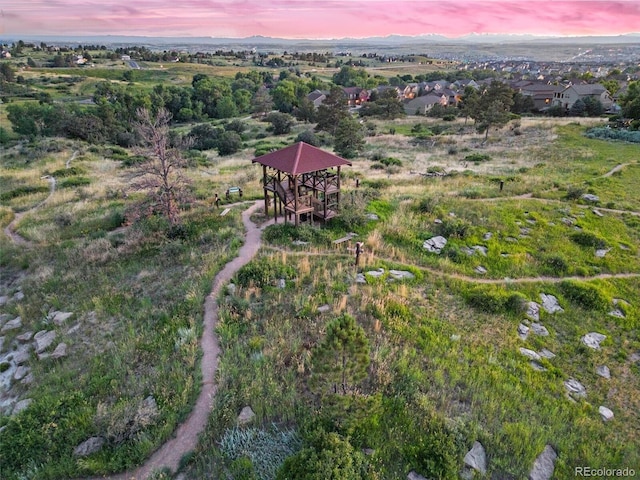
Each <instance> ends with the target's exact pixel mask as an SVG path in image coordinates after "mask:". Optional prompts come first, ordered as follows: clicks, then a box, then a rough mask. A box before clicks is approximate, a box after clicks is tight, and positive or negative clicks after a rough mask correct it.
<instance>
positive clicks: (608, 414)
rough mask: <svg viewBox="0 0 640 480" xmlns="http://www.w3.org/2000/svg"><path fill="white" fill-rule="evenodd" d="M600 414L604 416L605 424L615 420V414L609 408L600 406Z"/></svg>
mask: <svg viewBox="0 0 640 480" xmlns="http://www.w3.org/2000/svg"><path fill="white" fill-rule="evenodd" d="M598 413H600V415H602V420H604V421H605V422H608V421H609V420H613V412H612V411H611V410H609V409H608V408H607V407H604V406H602V405H600V408H598Z"/></svg>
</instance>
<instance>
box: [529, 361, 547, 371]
mask: <svg viewBox="0 0 640 480" xmlns="http://www.w3.org/2000/svg"><path fill="white" fill-rule="evenodd" d="M529 365H531V366H532V367H533V369H534V370H537V371H538V372H546V371H547V369H546V368H544V367H543V366H542V365H540V364H539V363H538V362H534V361H533V360H531V361H530V362H529Z"/></svg>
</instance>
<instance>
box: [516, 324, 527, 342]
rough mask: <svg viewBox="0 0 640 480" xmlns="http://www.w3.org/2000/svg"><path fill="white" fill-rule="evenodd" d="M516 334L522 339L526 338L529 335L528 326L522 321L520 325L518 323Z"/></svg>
mask: <svg viewBox="0 0 640 480" xmlns="http://www.w3.org/2000/svg"><path fill="white" fill-rule="evenodd" d="M518 336H519V337H520V338H521V339H522V340H526V339H527V337H528V336H529V327H527V326H526V325H525V324H524V323H521V324H520V325H518Z"/></svg>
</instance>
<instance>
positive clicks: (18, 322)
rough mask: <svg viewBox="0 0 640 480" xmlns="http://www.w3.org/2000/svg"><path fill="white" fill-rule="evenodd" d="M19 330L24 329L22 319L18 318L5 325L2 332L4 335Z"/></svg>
mask: <svg viewBox="0 0 640 480" xmlns="http://www.w3.org/2000/svg"><path fill="white" fill-rule="evenodd" d="M18 328H22V317H16V318H14V319H13V320H9V321H8V322H7V323H5V324H4V326H3V327H2V330H0V331H1V332H2V333H4V332H8V331H9V330H17V329H18Z"/></svg>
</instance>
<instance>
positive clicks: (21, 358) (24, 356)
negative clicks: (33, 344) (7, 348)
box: [13, 345, 31, 365]
mask: <svg viewBox="0 0 640 480" xmlns="http://www.w3.org/2000/svg"><path fill="white" fill-rule="evenodd" d="M29 358H31V353H29V345H23V346H22V348H19V349H18V350H17V351H15V352H14V353H13V363H15V364H16V365H22V364H23V363H24V362H26V361H27V360H29Z"/></svg>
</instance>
